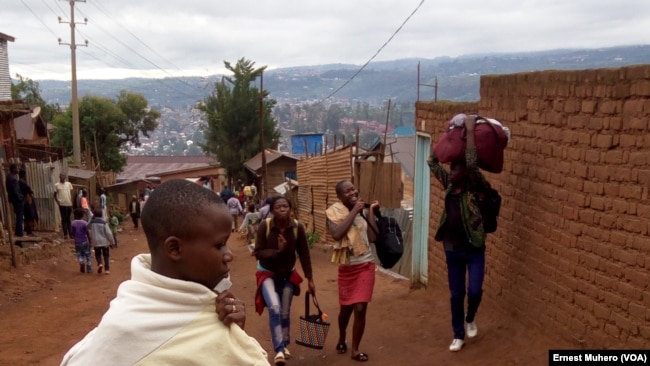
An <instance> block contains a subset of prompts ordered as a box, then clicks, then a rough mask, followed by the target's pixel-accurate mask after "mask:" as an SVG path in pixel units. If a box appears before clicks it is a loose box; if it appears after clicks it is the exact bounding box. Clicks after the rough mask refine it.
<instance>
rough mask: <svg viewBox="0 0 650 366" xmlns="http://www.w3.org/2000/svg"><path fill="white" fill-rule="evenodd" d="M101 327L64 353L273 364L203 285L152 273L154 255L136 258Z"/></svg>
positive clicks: (71, 358) (85, 360)
mask: <svg viewBox="0 0 650 366" xmlns="http://www.w3.org/2000/svg"><path fill="white" fill-rule="evenodd" d="M131 274H132V277H131V280H128V281H125V282H123V283H122V284H121V285H120V287H119V288H118V290H117V297H116V298H115V299H113V301H111V304H110V308H109V309H108V311H107V312H106V313H105V314H104V316H103V318H102V320H101V322H100V323H99V325H98V326H97V327H96V328H95V329H93V330H92V331H91V332H90V333H88V334H87V335H86V337H85V338H84V339H82V340H81V341H80V342H79V343H77V344H76V345H74V346H73V347H72V348H71V349H70V350H69V351H68V353H67V354H66V355H65V356H64V358H63V361H62V363H61V365H62V366H73V365H96V366H104V365H106V366H109V365H268V364H269V363H268V360H267V354H266V352H265V351H264V349H262V347H261V346H260V344H259V343H258V342H257V341H256V340H255V339H254V338H251V337H249V336H248V335H247V334H246V333H245V332H244V330H242V329H241V328H240V327H239V326H238V325H236V324H232V325H230V326H229V327H227V326H226V325H225V324H224V323H223V322H221V321H219V319H218V318H217V314H216V313H215V299H216V294H215V293H214V292H212V291H210V290H209V289H208V288H206V287H205V286H203V285H200V284H197V283H194V282H189V281H182V280H176V279H172V278H169V277H165V276H162V275H159V274H157V273H155V272H153V271H151V255H149V254H140V255H138V256H136V257H135V258H133V260H132V261H131Z"/></svg>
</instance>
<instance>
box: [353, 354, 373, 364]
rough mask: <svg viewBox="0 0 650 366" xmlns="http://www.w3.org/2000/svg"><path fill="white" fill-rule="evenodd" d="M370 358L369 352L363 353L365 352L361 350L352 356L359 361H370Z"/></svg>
mask: <svg viewBox="0 0 650 366" xmlns="http://www.w3.org/2000/svg"><path fill="white" fill-rule="evenodd" d="M368 358H369V357H368V354H367V353H363V352H359V353H357V354H356V355H354V356H352V359H353V360H355V361H359V362H366V361H368Z"/></svg>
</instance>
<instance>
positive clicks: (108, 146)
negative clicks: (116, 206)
mask: <svg viewBox="0 0 650 366" xmlns="http://www.w3.org/2000/svg"><path fill="white" fill-rule="evenodd" d="M143 101H144V103H143ZM138 106H140V109H138ZM122 108H124V110H123V109H122ZM159 115H160V114H159V113H158V112H157V111H150V110H148V108H147V101H146V99H144V97H142V96H141V95H140V94H135V93H126V92H122V93H120V98H118V101H117V102H116V101H114V100H112V99H108V98H104V97H98V96H85V97H84V98H83V99H82V100H81V101H80V103H79V132H80V133H79V134H80V142H81V149H82V151H86V149H87V150H88V151H90V155H91V157H92V159H93V160H94V161H95V163H97V162H98V163H99V164H100V165H99V167H100V169H101V170H104V171H114V172H116V173H119V172H121V171H122V170H123V168H124V165H125V164H126V156H125V155H124V154H123V153H122V151H123V150H124V148H126V147H127V146H128V145H135V146H139V145H140V142H139V134H140V133H142V134H143V135H145V136H148V133H149V132H151V131H152V130H153V129H155V128H156V126H157V122H156V120H155V119H153V118H157V117H158V116H159ZM151 119H153V121H152V120H151ZM53 124H54V131H53V133H52V144H53V145H56V146H60V147H63V148H64V149H65V150H66V151H67V152H71V151H72V111H71V110H70V109H68V110H67V111H66V113H65V114H61V115H59V116H57V117H56V118H55V119H54V121H53ZM87 163H88V162H87Z"/></svg>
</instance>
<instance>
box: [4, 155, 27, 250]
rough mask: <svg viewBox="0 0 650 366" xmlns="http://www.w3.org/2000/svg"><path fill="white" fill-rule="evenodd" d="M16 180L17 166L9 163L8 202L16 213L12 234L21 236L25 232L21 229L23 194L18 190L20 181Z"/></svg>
mask: <svg viewBox="0 0 650 366" xmlns="http://www.w3.org/2000/svg"><path fill="white" fill-rule="evenodd" d="M18 180H19V178H18V166H17V165H16V164H11V165H9V175H7V179H6V185H7V194H8V196H9V197H8V198H9V202H11V205H12V206H13V207H14V214H15V215H16V216H15V228H14V235H15V236H16V237H22V236H24V234H25V232H24V229H23V218H24V213H25V212H24V211H25V206H24V201H25V196H23V193H22V192H21V191H20V183H19V181H18Z"/></svg>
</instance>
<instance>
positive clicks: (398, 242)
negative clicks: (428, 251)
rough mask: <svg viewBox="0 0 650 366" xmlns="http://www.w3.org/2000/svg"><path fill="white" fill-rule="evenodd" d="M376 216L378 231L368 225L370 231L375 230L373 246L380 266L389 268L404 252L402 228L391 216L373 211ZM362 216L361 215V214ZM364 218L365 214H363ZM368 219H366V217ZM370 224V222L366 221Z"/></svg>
mask: <svg viewBox="0 0 650 366" xmlns="http://www.w3.org/2000/svg"><path fill="white" fill-rule="evenodd" d="M375 215H376V217H377V228H378V229H379V232H376V231H375V229H374V228H373V227H372V226H370V229H371V230H372V231H375V234H376V235H377V240H375V248H376V249H377V257H379V263H380V264H381V266H382V267H384V268H386V269H389V268H393V266H394V265H395V264H396V263H397V262H398V261H399V260H400V258H402V254H403V253H404V239H403V238H402V229H400V227H399V224H398V223H397V220H395V218H393V217H385V216H382V215H381V214H380V213H379V212H378V211H377V212H376V213H375ZM362 216H363V215H362ZM363 218H364V219H366V217H365V216H363ZM366 221H368V219H366ZM368 225H370V223H368Z"/></svg>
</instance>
